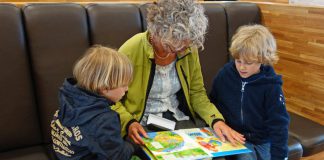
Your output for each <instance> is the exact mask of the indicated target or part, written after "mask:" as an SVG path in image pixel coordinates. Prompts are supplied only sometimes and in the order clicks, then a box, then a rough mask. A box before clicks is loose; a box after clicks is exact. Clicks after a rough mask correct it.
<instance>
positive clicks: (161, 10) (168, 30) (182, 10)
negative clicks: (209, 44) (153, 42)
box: [146, 0, 208, 49]
mask: <svg viewBox="0 0 324 160" xmlns="http://www.w3.org/2000/svg"><path fill="white" fill-rule="evenodd" d="M195 2H196V1H195V0H158V1H157V3H154V4H152V5H150V6H149V7H148V9H147V11H148V14H147V18H146V20H147V28H148V31H149V33H150V34H151V35H152V36H154V37H156V36H157V37H160V39H161V42H162V44H166V45H172V46H173V47H175V48H177V49H179V47H180V46H179V45H180V44H181V42H182V41H185V40H189V41H190V42H191V45H193V46H195V47H197V48H200V47H201V48H202V49H203V48H204V46H203V44H204V41H205V34H206V30H207V26H208V19H207V17H206V15H205V14H204V11H205V10H204V8H203V6H201V5H200V4H198V3H195Z"/></svg>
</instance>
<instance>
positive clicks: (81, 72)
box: [73, 45, 133, 93]
mask: <svg viewBox="0 0 324 160" xmlns="http://www.w3.org/2000/svg"><path fill="white" fill-rule="evenodd" d="M73 75H74V78H75V79H76V80H77V85H78V86H79V87H81V88H84V89H86V90H89V91H92V92H95V93H98V92H99V89H108V90H109V89H114V88H118V87H122V86H126V85H128V84H129V83H130V82H131V81H132V75H133V67H132V63H131V61H130V60H129V59H128V58H127V57H126V56H125V55H123V54H121V53H118V52H117V51H116V50H114V49H111V48H107V47H103V46H99V45H96V46H93V47H91V48H90V49H89V50H87V52H86V53H85V55H84V56H83V57H81V59H79V60H78V61H77V62H76V64H75V66H74V69H73Z"/></svg>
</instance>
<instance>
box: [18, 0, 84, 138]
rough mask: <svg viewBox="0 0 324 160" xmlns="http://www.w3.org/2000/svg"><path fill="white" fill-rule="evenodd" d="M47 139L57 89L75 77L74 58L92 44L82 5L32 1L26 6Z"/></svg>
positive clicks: (55, 107) (42, 120)
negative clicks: (73, 69) (68, 78)
mask: <svg viewBox="0 0 324 160" xmlns="http://www.w3.org/2000/svg"><path fill="white" fill-rule="evenodd" d="M23 13H24V16H25V23H26V31H27V33H28V34H27V35H28V36H27V39H28V42H29V48H30V54H31V60H32V68H33V72H34V80H35V83H36V91H37V101H38V105H39V112H40V113H39V115H40V120H41V125H42V133H43V135H44V141H45V142H50V121H51V119H52V117H53V114H54V112H55V110H56V109H57V108H58V107H59V104H58V89H59V87H60V86H61V85H62V83H63V81H64V78H65V77H70V76H72V68H73V65H74V63H75V61H76V60H77V59H78V58H79V57H80V56H81V55H82V54H83V53H84V52H85V51H86V49H87V48H88V47H89V34H88V25H87V15H86V10H85V8H84V7H83V6H81V5H79V4H72V3H59V4H29V5H26V6H25V7H24V8H23Z"/></svg>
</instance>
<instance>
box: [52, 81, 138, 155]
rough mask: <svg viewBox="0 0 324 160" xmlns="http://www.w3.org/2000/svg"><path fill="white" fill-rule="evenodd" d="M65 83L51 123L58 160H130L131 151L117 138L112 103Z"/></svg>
mask: <svg viewBox="0 0 324 160" xmlns="http://www.w3.org/2000/svg"><path fill="white" fill-rule="evenodd" d="M75 84H76V81H75V80H74V79H66V80H65V82H64V84H63V86H62V87H61V88H60V92H59V100H60V108H59V110H58V111H57V112H56V113H55V115H54V119H53V120H52V122H51V127H52V130H51V134H52V140H53V148H54V151H55V152H56V155H57V156H58V158H59V159H71V160H74V159H75V160H79V159H98V160H106V159H113V160H116V159H118V160H123V159H130V157H131V155H132V154H133V152H134V147H133V146H132V144H130V143H129V142H126V141H124V140H123V139H122V137H121V134H120V133H121V131H120V119H119V115H118V114H117V113H116V112H115V111H113V110H111V109H110V105H111V104H113V103H112V102H110V101H108V100H107V99H106V98H104V97H101V96H99V95H97V94H94V93H91V92H87V91H85V90H83V89H80V88H78V87H76V85H75Z"/></svg>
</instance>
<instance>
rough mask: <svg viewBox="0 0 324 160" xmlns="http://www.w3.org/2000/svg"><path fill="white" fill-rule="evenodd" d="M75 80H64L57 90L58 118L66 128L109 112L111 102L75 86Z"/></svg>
mask: <svg viewBox="0 0 324 160" xmlns="http://www.w3.org/2000/svg"><path fill="white" fill-rule="evenodd" d="M76 83H77V82H76V80H75V79H73V78H69V79H66V80H65V81H64V83H63V86H62V87H61V88H60V90H59V99H60V102H59V103H60V111H59V113H58V118H59V119H60V120H61V123H62V124H63V125H64V126H66V127H72V126H76V125H82V124H84V123H86V122H88V121H90V120H91V119H93V118H94V117H96V116H98V115H99V114H102V113H104V112H109V111H110V110H111V109H110V107H109V106H110V105H112V104H113V102H111V101H109V100H107V99H106V98H104V97H102V96H99V95H97V94H95V93H92V92H89V91H86V90H84V89H81V88H79V87H77V86H76Z"/></svg>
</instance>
